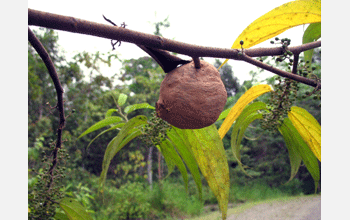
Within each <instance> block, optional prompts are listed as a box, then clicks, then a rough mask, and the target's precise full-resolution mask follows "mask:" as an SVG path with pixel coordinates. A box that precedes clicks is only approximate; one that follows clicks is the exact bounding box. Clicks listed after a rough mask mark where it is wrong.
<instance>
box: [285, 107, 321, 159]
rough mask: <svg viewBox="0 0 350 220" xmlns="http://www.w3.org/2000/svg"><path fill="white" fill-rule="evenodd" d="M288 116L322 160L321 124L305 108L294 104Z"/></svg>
mask: <svg viewBox="0 0 350 220" xmlns="http://www.w3.org/2000/svg"><path fill="white" fill-rule="evenodd" d="M288 118H289V119H290V120H291V121H292V123H293V125H294V127H295V128H296V129H297V130H298V132H299V134H300V135H301V137H302V138H303V140H304V141H305V142H306V143H307V145H308V146H309V148H310V149H311V151H312V152H313V153H314V154H315V156H316V157H317V159H318V160H319V161H321V125H320V124H319V123H318V122H317V120H316V119H315V118H314V117H313V116H312V115H311V114H310V113H309V112H307V111H306V110H305V109H303V108H300V107H296V106H293V107H292V108H291V111H290V112H288Z"/></svg>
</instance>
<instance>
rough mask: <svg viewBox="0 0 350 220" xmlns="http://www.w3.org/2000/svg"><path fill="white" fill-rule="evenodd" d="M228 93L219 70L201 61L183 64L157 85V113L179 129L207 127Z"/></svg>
mask: <svg viewBox="0 0 350 220" xmlns="http://www.w3.org/2000/svg"><path fill="white" fill-rule="evenodd" d="M226 101H227V93H226V89H225V86H224V84H223V83H222V81H221V77H220V73H219V71H218V70H217V69H216V68H215V67H214V66H213V65H211V64H209V63H207V62H205V61H202V60H201V61H200V68H195V65H194V62H193V61H192V62H190V63H187V64H185V65H182V66H180V67H178V68H176V69H174V70H172V71H171V72H169V73H168V74H167V75H166V76H165V77H164V80H163V82H162V84H161V85H160V95H159V100H158V101H157V103H156V112H157V116H158V117H160V118H162V119H163V120H165V121H167V122H168V123H170V124H171V125H173V126H175V127H178V128H181V129H199V128H204V127H207V126H210V125H212V124H214V122H215V121H216V120H217V119H218V118H219V115H220V113H221V112H222V111H223V109H224V106H225V104H226Z"/></svg>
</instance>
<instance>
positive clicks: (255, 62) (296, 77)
mask: <svg viewBox="0 0 350 220" xmlns="http://www.w3.org/2000/svg"><path fill="white" fill-rule="evenodd" d="M241 59H242V60H243V61H246V62H247V63H250V64H253V65H254V66H257V67H260V68H262V69H264V70H267V71H270V72H273V73H275V74H277V75H279V76H282V77H285V78H289V79H292V80H295V81H297V82H301V83H304V84H306V85H309V86H313V87H317V86H319V88H321V83H319V84H318V83H317V81H315V80H312V79H309V78H305V77H302V76H299V75H297V74H293V73H289V72H286V71H284V70H280V69H277V68H275V67H273V66H269V65H267V64H265V63H263V62H260V61H258V60H256V59H253V58H251V57H249V56H247V55H246V54H245V53H243V54H242V55H241Z"/></svg>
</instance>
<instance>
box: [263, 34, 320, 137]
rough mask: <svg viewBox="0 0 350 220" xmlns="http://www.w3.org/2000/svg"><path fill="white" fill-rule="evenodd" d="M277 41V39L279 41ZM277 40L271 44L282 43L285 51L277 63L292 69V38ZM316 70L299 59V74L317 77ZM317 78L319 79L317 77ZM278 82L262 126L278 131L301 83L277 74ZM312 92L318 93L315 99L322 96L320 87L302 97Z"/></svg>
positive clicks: (303, 96)
mask: <svg viewBox="0 0 350 220" xmlns="http://www.w3.org/2000/svg"><path fill="white" fill-rule="evenodd" d="M275 41H277V43H276V42H275ZM275 41H271V44H281V45H282V49H283V50H284V51H285V52H284V54H283V55H281V56H279V57H277V58H276V59H275V62H276V65H285V66H286V68H287V69H288V70H290V69H291V66H292V65H293V53H292V52H291V51H288V49H287V47H288V46H289V45H290V39H288V38H284V39H281V40H280V39H279V38H277V37H276V38H275ZM287 60H288V61H289V62H288V61H287ZM314 70H316V68H314V67H313V68H311V70H310V64H309V61H306V62H304V61H303V60H300V61H299V63H298V71H297V74H298V75H300V76H303V77H308V78H311V77H316V75H314V74H312V71H314ZM316 80H318V78H317V77H316ZM276 82H277V83H276V84H275V85H274V91H272V92H271V93H270V95H271V96H270V100H269V101H268V103H267V104H268V105H267V111H266V112H264V113H263V120H262V127H263V129H266V130H268V131H276V130H277V128H278V127H279V126H280V125H281V124H282V122H283V119H284V118H285V117H286V116H287V114H288V111H290V108H291V106H292V105H293V103H294V102H295V101H296V99H297V96H298V91H299V83H298V82H296V81H294V80H291V79H287V78H282V77H280V76H277V77H276ZM312 94H316V95H315V96H314V97H313V98H314V99H315V100H317V99H320V98H321V95H320V90H319V89H318V88H316V89H315V90H314V91H313V92H311V93H310V92H308V91H306V92H305V93H304V95H302V98H306V97H307V96H310V95H312ZM319 107H320V105H319Z"/></svg>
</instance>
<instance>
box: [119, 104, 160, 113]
mask: <svg viewBox="0 0 350 220" xmlns="http://www.w3.org/2000/svg"><path fill="white" fill-rule="evenodd" d="M144 108H149V109H155V107H153V106H151V105H150V104H148V103H140V104H134V105H129V106H127V107H126V108H125V109H124V112H125V113H127V114H129V113H130V112H132V111H135V110H138V109H144Z"/></svg>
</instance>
